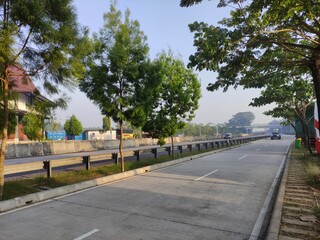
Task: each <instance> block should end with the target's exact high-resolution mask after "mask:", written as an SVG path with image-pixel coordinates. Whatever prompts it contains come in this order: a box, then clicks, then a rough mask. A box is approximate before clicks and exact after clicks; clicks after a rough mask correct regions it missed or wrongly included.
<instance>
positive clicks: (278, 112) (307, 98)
mask: <svg viewBox="0 0 320 240" xmlns="http://www.w3.org/2000/svg"><path fill="white" fill-rule="evenodd" d="M314 99H315V93H314V89H313V85H312V83H311V82H310V81H309V80H308V79H305V80H304V79H295V78H288V79H287V80H286V82H282V81H281V82H278V81H269V82H268V84H267V86H266V89H265V90H263V91H261V96H260V97H257V98H254V99H253V101H252V103H250V105H252V106H256V107H259V106H263V105H267V104H270V103H275V104H276V107H275V108H274V109H273V110H270V111H267V112H266V114H267V115H271V116H273V117H283V118H285V119H286V120H287V122H288V123H290V124H291V125H292V126H293V122H294V119H295V118H296V117H298V118H299V120H300V121H301V125H302V129H303V133H304V136H305V139H304V142H305V143H306V147H307V148H308V149H309V152H310V153H312V150H311V147H310V139H309V137H310V136H309V127H308V121H309V120H308V119H307V114H306V113H307V109H308V107H309V106H310V105H312V104H313V102H314Z"/></svg>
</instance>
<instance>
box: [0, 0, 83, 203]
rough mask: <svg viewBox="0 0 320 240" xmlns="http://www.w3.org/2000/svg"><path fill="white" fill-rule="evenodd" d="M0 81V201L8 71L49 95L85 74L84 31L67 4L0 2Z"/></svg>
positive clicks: (9, 88)
mask: <svg viewBox="0 0 320 240" xmlns="http://www.w3.org/2000/svg"><path fill="white" fill-rule="evenodd" d="M0 12H1V14H0V80H1V83H2V84H1V100H2V105H3V108H2V109H1V110H3V127H2V128H1V129H3V130H2V141H1V152H0V198H2V192H3V186H4V177H3V173H4V170H3V169H4V158H5V151H6V142H7V137H8V116H9V104H8V102H9V100H10V94H11V91H12V86H13V85H14V84H9V80H10V79H14V77H15V76H14V74H13V73H12V72H10V67H12V66H15V67H17V68H18V69H20V70H21V71H22V72H23V73H24V76H23V77H26V76H33V78H34V79H38V80H39V81H41V83H42V85H43V88H44V89H46V90H47V91H48V92H49V93H58V86H59V85H64V86H66V87H71V86H74V85H75V83H76V80H77V78H79V77H80V76H82V74H83V73H84V71H85V68H84V65H83V62H82V60H83V59H84V58H85V56H86V55H87V47H86V45H87V37H86V34H87V31H82V29H80V26H79V25H78V23H77V21H76V18H77V17H76V14H75V11H74V7H73V5H72V1H71V0H56V1H51V0H33V1H23V0H16V1H10V0H4V1H0Z"/></svg>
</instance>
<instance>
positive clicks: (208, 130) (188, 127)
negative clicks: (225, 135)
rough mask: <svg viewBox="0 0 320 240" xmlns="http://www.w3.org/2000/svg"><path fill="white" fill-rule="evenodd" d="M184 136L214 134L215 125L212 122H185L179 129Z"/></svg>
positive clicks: (215, 130)
mask: <svg viewBox="0 0 320 240" xmlns="http://www.w3.org/2000/svg"><path fill="white" fill-rule="evenodd" d="M180 132H181V133H183V134H184V135H185V136H210V137H212V136H214V135H215V134H216V133H217V126H214V125H212V124H206V125H203V124H192V123H186V124H185V126H184V128H183V129H181V130H180Z"/></svg>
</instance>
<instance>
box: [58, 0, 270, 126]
mask: <svg viewBox="0 0 320 240" xmlns="http://www.w3.org/2000/svg"><path fill="white" fill-rule="evenodd" d="M179 2H180V1H179V0H118V8H119V9H121V10H123V11H124V10H125V9H127V8H128V9H130V12H131V19H136V20H138V21H139V22H140V28H141V30H142V31H143V32H144V33H145V35H146V36H147V38H148V44H149V47H150V57H151V59H153V58H154V57H155V56H156V55H157V54H158V53H159V52H161V51H162V50H168V49H171V50H173V51H174V52H175V54H177V55H181V57H182V59H183V60H184V62H185V64H187V63H188V58H189V56H190V55H191V54H193V53H194V52H195V48H194V47H193V34H192V33H190V31H189V28H188V24H189V23H193V22H194V21H203V22H207V23H210V24H217V22H218V21H219V20H221V19H222V18H223V17H227V16H228V15H229V11H230V8H217V7H216V5H217V2H218V1H207V0H205V1H203V3H201V4H198V5H196V6H193V7H190V8H181V7H179ZM74 4H75V7H76V9H77V13H78V19H79V22H80V24H82V25H85V26H87V27H89V29H90V32H91V33H93V32H98V31H99V29H100V28H101V27H102V25H103V13H105V12H107V11H108V10H109V6H110V2H109V0H90V1H87V0H74ZM197 74H198V76H199V79H200V80H201V85H202V99H201V100H200V104H199V105H200V107H199V109H198V110H197V112H196V117H195V118H194V120H193V121H192V122H194V123H203V124H206V123H213V124H216V123H224V122H227V121H228V120H229V119H230V118H232V116H233V115H235V114H236V113H238V112H245V111H251V112H253V113H254V114H255V117H256V119H255V121H254V123H268V122H270V121H271V120H272V119H271V118H270V117H267V116H265V115H263V114H262V113H263V112H264V111H266V110H268V108H253V107H249V106H248V104H249V103H250V101H251V99H252V98H253V97H257V96H259V91H258V90H242V89H241V88H238V89H237V90H234V89H230V90H228V92H225V93H223V92H222V91H217V92H208V91H207V90H206V86H207V85H208V83H210V82H214V81H215V79H216V76H217V75H216V74H215V73H214V72H199V73H197ZM67 93H68V95H69V97H71V99H72V100H71V101H70V103H69V107H68V109H67V110H66V111H61V110H59V111H57V120H58V121H59V122H60V123H61V124H64V123H65V120H66V119H67V118H69V117H70V116H71V115H72V114H74V115H75V116H76V117H77V118H78V119H79V120H80V121H81V122H82V124H83V126H84V127H100V126H102V115H101V113H100V110H99V109H98V107H97V106H95V105H94V104H93V103H92V102H91V101H90V100H89V99H88V98H87V97H86V95H85V94H84V93H82V92H80V91H79V90H75V91H73V92H67Z"/></svg>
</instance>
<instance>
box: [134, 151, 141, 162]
mask: <svg viewBox="0 0 320 240" xmlns="http://www.w3.org/2000/svg"><path fill="white" fill-rule="evenodd" d="M134 155H135V156H136V157H137V162H138V161H139V160H140V150H136V151H134Z"/></svg>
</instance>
